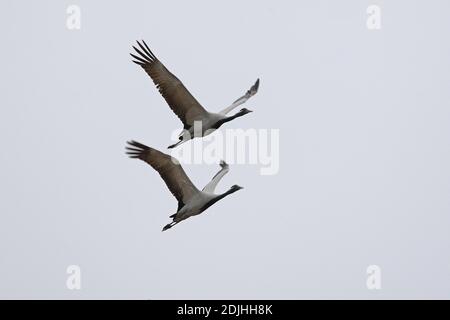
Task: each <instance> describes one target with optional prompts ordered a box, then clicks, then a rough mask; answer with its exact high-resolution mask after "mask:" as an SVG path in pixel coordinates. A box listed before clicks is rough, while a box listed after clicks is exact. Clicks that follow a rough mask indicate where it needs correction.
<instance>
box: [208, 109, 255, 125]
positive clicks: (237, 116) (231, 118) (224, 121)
mask: <svg viewBox="0 0 450 320" xmlns="http://www.w3.org/2000/svg"><path fill="white" fill-rule="evenodd" d="M245 114H247V113H246V112H244V111H240V112H238V113H236V114H234V115H232V116H229V117H225V118H222V119H220V120H219V121H217V122H216V123H215V124H214V126H213V128H214V129H218V128H219V127H220V126H221V125H223V124H224V123H226V122H229V121H231V120H233V119H236V118H239V117H242V116H243V115H245Z"/></svg>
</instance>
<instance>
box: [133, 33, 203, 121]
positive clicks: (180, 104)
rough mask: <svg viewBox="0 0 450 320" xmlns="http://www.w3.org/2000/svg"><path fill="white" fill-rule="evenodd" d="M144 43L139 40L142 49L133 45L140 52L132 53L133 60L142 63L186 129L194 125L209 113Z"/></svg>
mask: <svg viewBox="0 0 450 320" xmlns="http://www.w3.org/2000/svg"><path fill="white" fill-rule="evenodd" d="M142 43H143V45H142V44H141V43H140V42H139V41H137V44H138V46H139V48H140V50H139V49H138V48H136V47H135V46H133V48H134V50H136V52H137V53H138V55H134V54H132V53H130V54H131V56H132V57H133V58H134V59H135V60H133V62H134V63H136V64H138V65H140V66H141V67H142V68H143V69H144V70H145V72H147V74H148V75H149V76H150V77H151V78H152V80H153V82H154V83H155V85H156V87H157V88H158V90H159V92H160V93H161V95H162V96H163V97H164V99H165V100H166V102H167V104H168V105H169V107H170V108H171V109H172V111H173V112H174V113H175V114H176V115H177V116H178V118H180V120H181V121H182V122H183V124H184V127H185V129H186V128H189V127H191V126H192V125H194V121H195V120H199V119H201V118H202V116H204V115H206V114H207V111H206V110H205V109H204V108H203V107H202V106H201V104H200V103H199V102H198V101H197V100H196V99H195V98H194V97H193V96H192V95H191V93H190V92H189V91H188V90H187V89H186V87H185V86H184V85H183V83H182V82H181V81H180V80H179V79H178V78H177V77H175V76H174V75H173V74H172V73H171V72H170V71H169V70H167V69H166V67H164V65H163V64H162V63H161V62H160V61H159V60H158V58H156V56H155V55H154V54H153V52H152V51H151V50H150V49H149V47H148V46H147V44H146V43H145V42H144V40H142Z"/></svg>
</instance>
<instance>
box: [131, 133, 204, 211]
mask: <svg viewBox="0 0 450 320" xmlns="http://www.w3.org/2000/svg"><path fill="white" fill-rule="evenodd" d="M126 149H127V154H128V155H129V156H130V158H137V159H141V160H142V161H145V162H147V163H148V164H149V165H151V166H152V167H153V169H155V170H156V171H158V173H159V174H160V176H161V178H163V180H164V182H165V183H166V185H167V187H168V188H169V190H170V192H172V194H173V195H174V196H175V198H176V199H177V200H178V202H179V203H180V202H182V203H187V201H189V199H191V198H192V197H193V196H194V195H195V194H196V193H198V192H199V190H198V189H197V188H196V187H195V185H194V184H193V183H192V181H191V180H190V179H189V177H188V176H187V175H186V173H185V172H184V170H183V168H182V167H181V165H180V164H179V163H178V160H176V159H175V158H172V157H171V156H169V155H167V154H165V153H162V152H160V151H158V150H156V149H153V148H150V147H147V146H146V145H144V144H142V143H139V142H136V141H129V142H128V146H127V147H126Z"/></svg>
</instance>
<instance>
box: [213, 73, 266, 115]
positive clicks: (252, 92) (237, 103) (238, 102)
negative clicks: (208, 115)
mask: <svg viewBox="0 0 450 320" xmlns="http://www.w3.org/2000/svg"><path fill="white" fill-rule="evenodd" d="M258 88H259V79H257V80H256V82H255V84H254V85H252V87H251V88H250V89H248V90H247V92H246V93H245V94H244V95H243V96H242V97H240V98H239V99H237V100H236V101H235V102H233V103H232V104H231V106H229V107H227V108H225V109H223V110H222V111H220V113H221V114H223V115H225V114H227V113H229V112H230V111H231V110H233V109H234V108H236V107H237V106H240V105H241V104H243V103H245V102H246V101H247V100H248V99H250V98H251V97H253V96H254V95H255V94H256V93H257V92H258Z"/></svg>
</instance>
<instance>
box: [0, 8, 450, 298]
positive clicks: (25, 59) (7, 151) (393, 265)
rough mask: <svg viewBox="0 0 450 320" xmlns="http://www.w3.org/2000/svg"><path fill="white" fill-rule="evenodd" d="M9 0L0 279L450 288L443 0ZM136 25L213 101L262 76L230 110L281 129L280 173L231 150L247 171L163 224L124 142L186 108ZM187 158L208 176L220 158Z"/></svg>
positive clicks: (201, 288)
mask: <svg viewBox="0 0 450 320" xmlns="http://www.w3.org/2000/svg"><path fill="white" fill-rule="evenodd" d="M71 4H76V5H78V6H79V8H80V9H81V29H80V30H69V29H68V28H67V26H66V19H67V17H68V14H67V13H66V9H67V7H68V6H69V5H71ZM372 4H375V5H379V6H380V8H381V29H380V30H369V29H368V28H367V25H366V20H367V17H368V14H367V13H366V9H367V7H368V6H369V5H372ZM0 9H1V10H0V35H1V39H2V50H1V51H0V58H1V59H0V70H1V73H0V86H1V88H2V90H1V91H2V93H1V94H0V145H1V153H0V163H1V167H0V194H1V196H0V298H44V299H46V298H61V299H79V298H87V299H92V298H126V299H128V298H135V299H171V298H175V299H178V298H191V299H201V298H203V299H215V298H236V299H240V298H250V299H251V298H254V299H259V298H265V299H301V298H370V299H372V298H373V299H378V298H450V256H449V253H448V251H449V247H450V234H449V232H448V230H449V225H450V218H449V214H450V197H449V195H450V167H449V163H450V148H449V143H450V129H449V128H450V126H449V125H450V90H449V85H450V61H449V57H450V44H449V41H448V36H449V34H448V33H449V30H450V20H449V19H448V12H449V10H450V4H449V2H448V1H445V0H441V1H438V0H433V1H417V0H415V1H410V0H409V1H406V0H398V1H380V0H374V1H364V0H344V1H332V0H327V1H325V0H324V1H317V0H314V1H313V0H308V1H261V0H258V1H256V0H255V1H221V2H218V1H214V2H212V1H206V0H205V1H189V2H187V1H122V2H120V3H112V2H111V1H82V0H76V1H70V2H69V1H2V3H1V5H0ZM137 39H145V40H146V42H147V43H148V44H149V46H150V47H151V48H152V50H153V52H154V53H155V54H156V55H157V56H158V57H159V58H160V60H161V61H162V62H163V63H164V64H165V65H166V66H167V67H168V68H169V69H170V70H171V71H172V72H173V73H174V74H176V75H177V76H178V77H179V78H180V79H181V80H182V81H183V82H184V84H185V85H186V87H188V89H190V91H191V92H192V94H193V95H194V96H195V97H196V98H197V99H198V100H199V101H200V102H201V103H202V104H203V105H204V106H205V107H206V108H208V110H211V111H218V110H221V109H222V108H224V107H226V106H227V105H229V104H230V103H231V102H232V101H233V100H235V99H236V98H238V97H239V96H240V95H241V94H243V93H244V92H245V90H247V89H248V88H249V86H250V85H251V84H252V83H253V82H254V81H255V80H256V78H257V77H259V78H261V86H260V91H259V93H258V94H257V95H256V96H254V97H253V98H252V99H251V100H249V101H248V102H247V104H246V107H248V108H249V109H252V110H254V111H255V112H253V113H251V114H249V115H246V116H245V117H242V118H239V119H237V120H235V121H233V122H232V123H228V124H226V126H224V129H225V128H228V129H231V128H235V129H237V128H242V129H251V128H253V129H279V133H280V150H279V161H280V170H279V172H278V173H277V174H275V175H265V176H264V175H261V174H260V165H255V164H234V165H231V166H230V172H229V173H228V175H227V176H226V177H225V178H224V179H223V180H222V182H221V184H220V185H219V187H218V191H220V192H223V191H225V190H227V189H228V188H229V187H230V186H231V185H233V184H239V185H241V186H244V187H245V189H244V190H242V191H239V192H237V193H235V194H233V195H231V196H230V197H227V198H226V199H224V200H222V201H220V202H218V203H217V204H215V205H214V206H212V207H211V208H210V209H209V210H208V211H207V212H206V213H204V214H202V215H200V216H198V217H194V218H191V219H189V220H187V221H184V222H183V223H180V224H179V225H177V226H176V227H174V228H173V229H171V230H169V231H167V232H164V233H162V232H161V228H162V226H164V225H165V224H166V223H168V222H170V219H169V218H168V216H169V215H171V214H173V213H174V212H175V210H176V207H177V203H176V200H175V199H174V198H173V197H172V195H171V194H170V192H169V191H168V190H167V189H166V187H165V185H164V183H163V181H162V180H161V179H160V177H159V175H158V174H157V173H156V172H155V171H154V170H153V169H152V168H150V167H149V166H147V165H146V164H144V163H142V162H140V161H136V160H132V159H128V158H127V157H126V156H125V154H124V146H125V142H126V140H128V139H135V140H138V141H141V142H143V143H146V144H148V145H150V146H152V147H155V148H158V149H160V150H163V151H164V150H167V149H166V147H167V146H168V145H169V144H171V143H173V141H172V140H171V139H170V138H171V133H172V132H173V131H174V130H177V129H179V128H181V123H180V122H179V120H178V119H177V118H176V116H175V115H174V114H173V113H172V112H171V111H170V109H169V108H168V107H167V105H166V103H165V101H164V100H163V99H162V97H161V96H160V95H159V93H158V92H157V90H156V89H155V87H154V86H153V84H152V82H151V80H150V79H149V78H148V77H147V75H146V74H145V73H144V72H143V71H142V70H141V69H140V68H139V67H138V66H136V65H135V64H133V63H132V62H131V59H130V57H129V55H128V53H129V52H130V50H131V45H133V42H134V41H135V40H137ZM184 168H185V170H186V172H187V173H188V175H189V176H190V177H191V178H192V180H193V181H194V183H196V184H197V185H198V186H199V188H202V187H203V186H204V185H205V184H206V183H207V182H208V181H209V180H210V179H211V177H212V176H213V175H214V174H215V173H216V172H217V170H218V169H219V167H218V166H217V165H216V164H209V165H206V164H203V165H202V164H185V165H184ZM69 265H78V266H80V268H81V283H82V288H81V290H69V289H68V288H67V287H66V279H67V277H68V275H67V273H66V268H67V267H68V266H69ZM369 265H378V266H379V267H380V268H381V276H382V278H381V279H382V288H381V290H369V289H368V288H367V286H366V279H367V274H366V268H367V267H368V266H369Z"/></svg>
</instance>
